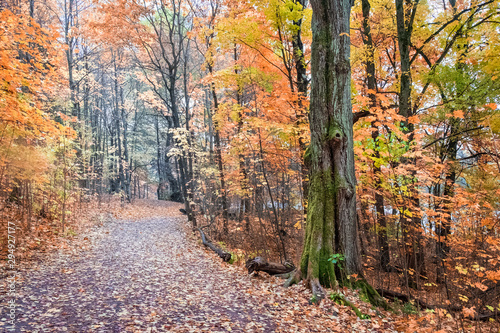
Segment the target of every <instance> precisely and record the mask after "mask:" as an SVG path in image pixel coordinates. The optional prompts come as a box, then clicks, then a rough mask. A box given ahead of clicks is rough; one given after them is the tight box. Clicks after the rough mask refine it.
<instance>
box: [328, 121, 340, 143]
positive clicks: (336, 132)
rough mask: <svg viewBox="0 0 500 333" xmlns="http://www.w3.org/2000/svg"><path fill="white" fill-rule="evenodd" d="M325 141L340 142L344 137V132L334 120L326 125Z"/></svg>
mask: <svg viewBox="0 0 500 333" xmlns="http://www.w3.org/2000/svg"><path fill="white" fill-rule="evenodd" d="M327 130H328V132H327V139H328V140H340V139H341V138H342V137H343V136H344V131H342V127H340V124H339V123H337V122H336V121H335V120H332V121H330V124H328V129H327Z"/></svg>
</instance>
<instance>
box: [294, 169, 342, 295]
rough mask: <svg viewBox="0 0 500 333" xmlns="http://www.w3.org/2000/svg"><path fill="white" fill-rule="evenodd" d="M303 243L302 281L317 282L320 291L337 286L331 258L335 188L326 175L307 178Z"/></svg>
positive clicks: (313, 175) (329, 177)
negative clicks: (307, 192)
mask: <svg viewBox="0 0 500 333" xmlns="http://www.w3.org/2000/svg"><path fill="white" fill-rule="evenodd" d="M309 186H310V191H311V192H310V196H309V206H308V210H307V211H308V213H307V222H306V239H305V242H304V251H303V253H302V258H301V263H300V268H301V271H302V272H303V274H305V275H306V276H305V277H306V278H309V279H311V278H318V279H319V281H320V284H321V285H322V286H324V287H333V286H335V285H336V284H337V282H336V277H335V267H334V265H333V263H331V262H329V261H328V259H329V258H330V256H331V255H332V254H333V252H332V251H333V239H334V218H335V215H334V214H335V210H334V207H335V205H334V204H335V195H334V191H335V184H334V182H333V179H332V174H331V172H330V171H323V172H316V173H313V174H312V175H311V180H310V185H309Z"/></svg>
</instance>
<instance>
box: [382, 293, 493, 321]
mask: <svg viewBox="0 0 500 333" xmlns="http://www.w3.org/2000/svg"><path fill="white" fill-rule="evenodd" d="M377 292H378V293H379V294H380V295H381V296H383V297H386V298H390V299H393V300H395V299H399V300H400V301H403V302H407V303H408V302H410V301H413V302H415V304H416V305H418V306H419V307H420V308H422V309H426V310H435V309H445V310H448V311H452V312H461V311H462V310H463V307H461V306H457V305H442V304H428V303H426V302H424V301H422V300H420V299H418V298H416V297H413V296H411V295H410V296H408V295H406V294H402V293H399V292H397V291H392V290H386V289H377ZM499 317H500V316H499V314H498V313H494V312H489V313H476V315H475V316H466V318H467V319H470V320H480V321H488V320H489V319H498V318H499Z"/></svg>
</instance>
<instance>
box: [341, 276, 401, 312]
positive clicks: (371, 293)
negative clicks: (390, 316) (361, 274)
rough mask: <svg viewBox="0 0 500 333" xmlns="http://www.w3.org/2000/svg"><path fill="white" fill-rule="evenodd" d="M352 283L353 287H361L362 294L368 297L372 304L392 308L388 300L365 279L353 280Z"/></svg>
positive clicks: (387, 308) (389, 309)
mask: <svg viewBox="0 0 500 333" xmlns="http://www.w3.org/2000/svg"><path fill="white" fill-rule="evenodd" d="M351 285H352V287H353V288H355V289H359V291H360V294H361V295H363V296H362V297H363V298H366V299H367V300H368V301H369V302H370V304H372V305H374V306H377V307H381V308H383V309H385V310H387V311H391V310H392V309H391V307H390V306H389V304H388V303H387V301H386V300H385V299H384V298H383V297H382V296H380V295H379V293H378V292H377V291H376V290H375V288H373V287H372V286H371V285H370V284H369V283H368V282H367V281H366V280H365V279H358V280H355V281H351Z"/></svg>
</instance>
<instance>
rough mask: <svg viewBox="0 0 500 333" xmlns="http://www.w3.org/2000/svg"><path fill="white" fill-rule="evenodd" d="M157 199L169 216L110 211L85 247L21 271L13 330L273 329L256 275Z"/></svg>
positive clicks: (52, 257) (269, 313)
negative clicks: (124, 215)
mask: <svg viewBox="0 0 500 333" xmlns="http://www.w3.org/2000/svg"><path fill="white" fill-rule="evenodd" d="M151 202H152V201H151ZM161 204H164V205H171V206H172V207H173V208H172V209H171V212H172V213H171V214H170V216H165V217H145V218H141V219H138V218H130V219H113V221H111V222H109V223H106V224H105V225H104V226H103V227H100V228H98V229H96V230H94V231H93V232H92V233H89V235H87V236H86V237H85V241H86V242H89V243H90V244H89V245H90V246H87V247H86V248H85V249H80V250H77V251H73V252H72V253H56V254H54V255H52V256H50V257H49V258H47V259H44V261H43V262H40V263H38V264H36V266H35V267H31V268H30V269H29V270H27V271H25V272H21V280H20V282H19V284H18V297H17V301H18V308H17V310H18V311H17V319H16V322H17V325H16V326H17V327H16V332H227V331H232V332H273V331H276V324H275V321H274V320H273V316H274V315H275V314H273V312H272V309H269V306H268V304H265V306H264V304H262V302H261V299H262V295H261V296H260V298H259V296H258V294H259V293H255V294H253V293H252V292H251V290H252V284H254V283H255V279H253V280H252V279H250V278H249V277H247V276H244V275H242V274H238V273H237V272H236V271H235V270H228V269H225V268H224V267H225V266H223V265H222V264H221V263H220V262H217V261H216V259H215V257H214V256H212V254H210V253H207V252H205V251H204V249H203V247H202V246H200V245H199V244H196V243H195V242H194V241H193V239H192V236H189V232H188V231H187V230H188V229H187V228H186V224H187V223H186V218H185V217H184V216H182V215H180V213H178V208H180V205H177V204H173V203H159V202H155V203H154V205H161ZM224 265H226V264H224ZM2 308H3V309H2V312H3V311H5V307H3V306H2ZM3 317H5V314H4V313H2V316H1V317H0V318H3ZM2 324H3V325H2V326H0V331H2V332H3V331H4V330H5V329H6V326H5V323H2Z"/></svg>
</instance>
